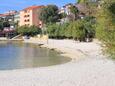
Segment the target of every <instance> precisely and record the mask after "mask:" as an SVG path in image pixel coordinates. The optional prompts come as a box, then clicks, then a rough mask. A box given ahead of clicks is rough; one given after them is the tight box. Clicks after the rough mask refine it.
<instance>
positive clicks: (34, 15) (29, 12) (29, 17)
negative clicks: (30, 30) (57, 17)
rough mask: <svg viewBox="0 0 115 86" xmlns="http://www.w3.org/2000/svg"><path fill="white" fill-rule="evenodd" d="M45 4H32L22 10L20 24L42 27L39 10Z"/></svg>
mask: <svg viewBox="0 0 115 86" xmlns="http://www.w3.org/2000/svg"><path fill="white" fill-rule="evenodd" d="M43 7H44V6H31V7H28V8H25V9H23V10H22V11H20V23H19V25H20V26H23V25H27V26H31V25H35V26H38V27H42V21H40V20H39V15H38V14H39V11H40V9H41V8H43Z"/></svg>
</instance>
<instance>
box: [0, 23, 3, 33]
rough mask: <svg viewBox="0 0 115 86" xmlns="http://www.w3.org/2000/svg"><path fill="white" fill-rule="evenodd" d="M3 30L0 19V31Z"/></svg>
mask: <svg viewBox="0 0 115 86" xmlns="http://www.w3.org/2000/svg"><path fill="white" fill-rule="evenodd" d="M2 30H3V21H0V31H2Z"/></svg>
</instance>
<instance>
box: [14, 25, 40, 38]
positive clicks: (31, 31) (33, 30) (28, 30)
mask: <svg viewBox="0 0 115 86" xmlns="http://www.w3.org/2000/svg"><path fill="white" fill-rule="evenodd" d="M16 31H17V32H18V33H19V34H22V35H27V36H35V35H37V34H40V33H41V29H40V28H38V27H36V26H21V27H18V28H17V29H16Z"/></svg>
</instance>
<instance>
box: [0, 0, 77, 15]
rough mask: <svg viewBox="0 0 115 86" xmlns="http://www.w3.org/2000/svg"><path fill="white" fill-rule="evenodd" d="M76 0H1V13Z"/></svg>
mask: <svg viewBox="0 0 115 86" xmlns="http://www.w3.org/2000/svg"><path fill="white" fill-rule="evenodd" d="M75 2H76V0H0V13H4V12H7V11H9V10H17V11H19V10H22V9H24V8H26V7H28V6H32V5H48V4H55V5H57V6H58V7H61V6H63V5H65V4H67V3H75Z"/></svg>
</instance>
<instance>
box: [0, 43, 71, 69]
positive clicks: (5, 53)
mask: <svg viewBox="0 0 115 86" xmlns="http://www.w3.org/2000/svg"><path fill="white" fill-rule="evenodd" d="M70 60H71V58H68V57H63V56H60V53H59V52H56V51H53V50H49V49H47V48H40V47H39V46H37V45H35V44H28V43H17V42H2V41H0V70H11V69H22V68H33V67H44V66H51V65H57V64H62V63H66V62H69V61H70Z"/></svg>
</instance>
